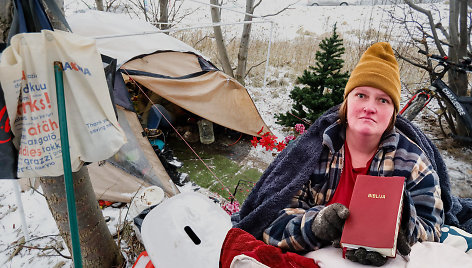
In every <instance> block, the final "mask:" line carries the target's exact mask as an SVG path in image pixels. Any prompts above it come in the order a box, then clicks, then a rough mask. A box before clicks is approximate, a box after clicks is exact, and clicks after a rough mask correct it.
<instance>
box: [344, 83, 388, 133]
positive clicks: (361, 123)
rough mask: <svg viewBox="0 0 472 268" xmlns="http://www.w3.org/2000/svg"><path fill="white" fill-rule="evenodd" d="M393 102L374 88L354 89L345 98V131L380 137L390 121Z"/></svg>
mask: <svg viewBox="0 0 472 268" xmlns="http://www.w3.org/2000/svg"><path fill="white" fill-rule="evenodd" d="M393 111H394V106H393V101H392V99H391V98H390V96H388V94H387V93H385V92H383V91H382V90H380V89H377V88H374V87H356V88H355V89H353V90H352V91H351V92H350V93H349V95H348V96H347V123H348V126H347V129H348V130H347V131H350V132H353V133H355V134H360V135H365V136H375V137H381V136H382V134H383V133H384V132H385V130H386V129H387V127H388V125H389V123H390V120H392V116H393Z"/></svg>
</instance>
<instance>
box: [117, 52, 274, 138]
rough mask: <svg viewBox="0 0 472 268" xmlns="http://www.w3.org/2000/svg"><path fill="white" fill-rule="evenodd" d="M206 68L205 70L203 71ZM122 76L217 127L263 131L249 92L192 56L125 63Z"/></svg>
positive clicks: (174, 55) (159, 55)
mask: <svg viewBox="0 0 472 268" xmlns="http://www.w3.org/2000/svg"><path fill="white" fill-rule="evenodd" d="M202 66H203V67H202ZM121 69H122V73H123V74H124V75H125V80H126V76H130V77H131V78H132V79H133V80H135V81H137V82H138V83H140V84H142V85H144V86H145V87H147V88H148V89H150V90H152V91H153V92H154V93H157V94H158V95H160V96H161V97H163V98H165V99H167V100H168V101H171V102H173V103H174V104H177V105H179V106H180V107H182V108H184V109H186V110H188V111H190V112H192V113H194V114H196V115H199V116H201V117H203V118H206V119H208V120H210V121H212V122H214V123H217V124H219V125H222V126H224V127H227V128H231V129H233V130H236V131H239V132H243V133H246V134H249V135H253V136H260V135H259V134H258V133H257V132H258V131H259V130H260V129H261V128H262V127H264V132H266V131H269V128H268V127H267V125H266V124H265V123H264V121H263V120H262V118H261V116H260V114H259V112H258V111H257V108H256V106H255V105H254V102H253V101H252V99H251V97H250V96H249V93H248V92H247V90H246V89H245V88H244V87H243V86H242V85H241V84H239V83H238V82H237V81H236V80H235V79H234V78H232V77H230V76H228V75H226V74H225V73H223V72H221V71H219V70H218V69H216V68H215V67H213V66H212V65H211V63H209V62H206V61H205V60H204V59H203V58H202V57H200V56H197V55H195V54H193V53H184V52H175V51H165V52H158V53H154V54H151V55H147V56H144V57H141V58H137V59H134V60H131V61H129V62H127V63H125V64H124V65H123V66H122V67H121Z"/></svg>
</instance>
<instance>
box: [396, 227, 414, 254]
mask: <svg viewBox="0 0 472 268" xmlns="http://www.w3.org/2000/svg"><path fill="white" fill-rule="evenodd" d="M397 250H398V252H399V253H400V254H401V255H403V256H406V255H408V254H410V251H411V246H410V242H408V238H407V237H406V233H405V231H404V230H403V228H400V230H399V231H398V238H397Z"/></svg>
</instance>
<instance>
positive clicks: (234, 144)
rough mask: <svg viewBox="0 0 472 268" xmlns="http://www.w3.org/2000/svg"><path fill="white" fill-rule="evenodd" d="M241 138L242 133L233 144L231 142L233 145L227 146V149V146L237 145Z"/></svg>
mask: <svg viewBox="0 0 472 268" xmlns="http://www.w3.org/2000/svg"><path fill="white" fill-rule="evenodd" d="M242 136H243V133H241V135H239V138H238V140H236V141H235V142H233V143H231V144H230V145H228V147H229V146H233V145H235V144H236V143H238V141H239V140H240V139H241V137H242Z"/></svg>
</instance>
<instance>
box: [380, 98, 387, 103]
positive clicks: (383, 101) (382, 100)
mask: <svg viewBox="0 0 472 268" xmlns="http://www.w3.org/2000/svg"><path fill="white" fill-rule="evenodd" d="M380 102H381V103H389V102H388V100H387V99H380Z"/></svg>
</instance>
